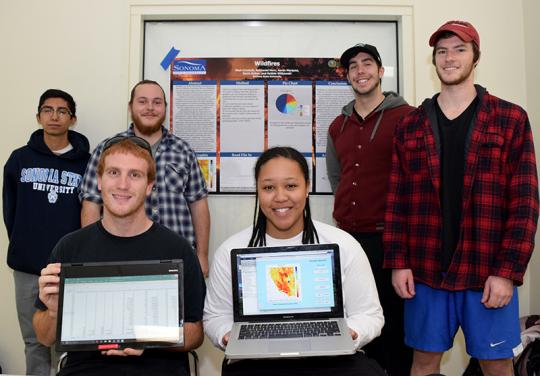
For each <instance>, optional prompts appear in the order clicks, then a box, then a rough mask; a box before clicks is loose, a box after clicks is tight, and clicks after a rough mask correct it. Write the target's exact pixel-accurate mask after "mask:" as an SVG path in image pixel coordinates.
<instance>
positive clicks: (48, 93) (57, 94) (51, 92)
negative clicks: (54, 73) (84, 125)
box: [37, 89, 77, 117]
mask: <svg viewBox="0 0 540 376" xmlns="http://www.w3.org/2000/svg"><path fill="white" fill-rule="evenodd" d="M49 98H62V99H63V100H65V101H66V103H67V105H68V108H69V111H70V112H71V117H74V116H76V115H75V112H76V110H77V106H76V104H75V101H74V100H73V97H72V96H71V95H70V94H69V93H66V92H65V91H63V90H59V89H48V90H45V92H44V93H43V94H41V97H39V104H38V110H37V114H38V115H39V110H40V109H41V106H43V103H45V101H46V100H47V99H49Z"/></svg>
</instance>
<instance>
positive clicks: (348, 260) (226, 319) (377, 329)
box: [203, 221, 384, 349]
mask: <svg viewBox="0 0 540 376" xmlns="http://www.w3.org/2000/svg"><path fill="white" fill-rule="evenodd" d="M313 223H314V224H315V228H316V230H317V234H318V235H319V242H320V243H321V244H324V243H337V244H338V245H339V251H340V260H341V279H342V280H341V282H342V286H343V303H344V309H345V318H346V320H347V324H348V326H349V328H351V329H353V330H354V331H355V332H356V333H358V338H357V339H356V341H355V345H356V347H357V348H361V347H362V346H364V345H366V344H367V343H369V342H370V341H371V340H373V339H374V338H375V337H377V336H379V335H380V333H381V329H382V327H383V325H384V316H383V311H382V308H381V304H380V303H379V296H378V294H377V287H376V285H375V280H374V279H373V273H372V272H371V267H370V265H369V261H368V259H367V256H366V254H365V253H364V250H363V249H362V247H361V246H360V244H359V243H358V242H357V241H356V240H355V239H354V238H353V237H352V236H351V235H349V234H348V233H346V232H345V231H343V230H340V229H338V228H336V227H333V226H330V225H327V224H325V223H322V222H318V221H313ZM251 232H252V227H249V228H246V229H245V230H243V231H241V232H239V233H237V234H235V235H233V236H231V237H230V238H229V239H227V240H226V241H225V242H223V244H221V246H220V247H219V248H218V249H217V251H216V253H215V255H214V260H213V262H212V265H211V268H210V275H209V278H208V281H207V292H206V301H205V304H204V316H203V321H204V332H205V333H206V335H207V336H208V338H210V340H211V341H212V343H214V345H215V346H216V347H219V348H221V349H224V345H223V342H222V339H223V336H224V335H225V334H226V333H227V332H229V331H230V330H231V329H232V326H233V303H232V291H231V250H232V249H234V248H245V247H247V245H248V243H249V239H250V237H251ZM295 244H302V233H300V234H298V235H296V236H294V237H292V238H289V239H275V238H272V237H270V236H269V235H268V234H267V235H266V245H267V246H268V247H273V246H281V245H295Z"/></svg>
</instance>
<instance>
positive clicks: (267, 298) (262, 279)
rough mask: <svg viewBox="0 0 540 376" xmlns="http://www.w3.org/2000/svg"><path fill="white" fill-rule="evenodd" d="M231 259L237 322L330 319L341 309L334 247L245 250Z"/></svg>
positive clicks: (235, 253)
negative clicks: (248, 320)
mask: <svg viewBox="0 0 540 376" xmlns="http://www.w3.org/2000/svg"><path fill="white" fill-rule="evenodd" d="M231 255H232V260H231V262H232V263H233V265H232V267H233V290H236V291H234V292H235V293H236V294H235V293H234V292H233V295H234V300H235V315H236V314H238V317H239V318H240V317H249V318H250V319H253V318H256V317H259V318H264V317H268V316H278V317H286V318H291V317H294V318H300V317H302V316H307V315H309V317H310V318H311V317H313V315H314V314H315V315H316V314H320V316H325V317H334V316H333V315H334V314H335V313H336V312H339V311H342V306H341V304H342V303H341V302H342V293H341V273H340V269H339V251H338V249H337V245H335V244H331V245H329V244H326V245H324V244H323V245H300V246H294V247H263V248H245V249H237V250H233V252H232V254H231ZM239 320H243V319H239Z"/></svg>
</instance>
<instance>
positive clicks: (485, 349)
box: [404, 283, 522, 360]
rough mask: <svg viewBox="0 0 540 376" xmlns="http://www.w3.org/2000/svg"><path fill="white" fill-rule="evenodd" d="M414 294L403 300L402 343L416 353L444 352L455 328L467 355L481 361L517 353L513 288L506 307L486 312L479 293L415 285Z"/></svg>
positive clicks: (517, 341)
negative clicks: (461, 336) (461, 332)
mask: <svg viewBox="0 0 540 376" xmlns="http://www.w3.org/2000/svg"><path fill="white" fill-rule="evenodd" d="M415 290H416V295H415V296H414V298H412V299H407V300H405V314H404V315H405V318H404V319H405V343H406V344H407V345H408V346H410V347H412V348H414V349H417V350H422V351H430V352H444V351H446V350H448V349H450V348H451V347H452V345H453V343H454V336H455V335H456V332H457V330H458V328H459V327H460V326H461V330H462V331H463V334H464V336H465V343H466V346H467V353H469V355H471V356H473V357H475V358H478V359H482V360H489V359H507V358H512V357H513V356H514V355H517V354H519V353H520V352H521V350H522V346H521V339H520V329H519V307H518V296H517V289H516V288H515V287H514V294H513V295H512V299H511V300H510V303H508V305H507V306H505V307H503V308H497V309H488V308H486V307H485V306H484V305H483V304H482V303H481V300H482V291H473V290H465V291H446V290H441V289H433V288H431V287H429V286H426V285H424V284H420V283H416V284H415Z"/></svg>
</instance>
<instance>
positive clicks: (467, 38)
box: [429, 20, 480, 48]
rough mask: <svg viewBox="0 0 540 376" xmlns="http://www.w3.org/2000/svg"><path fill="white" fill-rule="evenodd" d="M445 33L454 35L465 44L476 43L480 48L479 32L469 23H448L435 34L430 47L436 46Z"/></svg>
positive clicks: (430, 40) (455, 21) (430, 39)
mask: <svg viewBox="0 0 540 376" xmlns="http://www.w3.org/2000/svg"><path fill="white" fill-rule="evenodd" d="M445 31H449V32H451V33H454V34H456V35H457V36H458V38H459V39H461V40H462V41H464V42H474V43H476V45H477V46H478V48H480V36H479V35H478V31H476V29H475V28H474V26H473V25H471V24H470V23H469V22H467V21H459V20H454V21H448V22H446V23H444V24H443V25H442V26H441V27H439V28H438V29H437V31H436V32H434V33H433V34H432V35H431V37H430V38H429V45H430V47H433V46H435V43H437V41H438V40H439V36H440V35H441V34H442V33H444V32H445Z"/></svg>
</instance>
